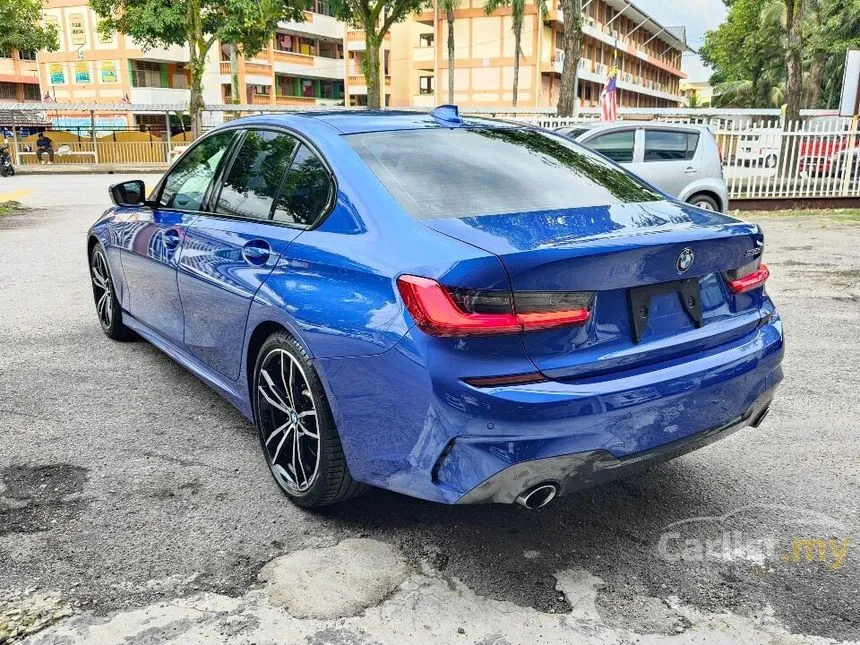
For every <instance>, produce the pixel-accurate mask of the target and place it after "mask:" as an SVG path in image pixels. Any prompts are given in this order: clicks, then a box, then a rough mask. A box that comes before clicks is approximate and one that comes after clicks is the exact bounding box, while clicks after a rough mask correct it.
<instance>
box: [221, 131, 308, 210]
mask: <svg viewBox="0 0 860 645" xmlns="http://www.w3.org/2000/svg"><path fill="white" fill-rule="evenodd" d="M297 145H298V142H297V141H296V139H295V138H293V137H291V136H290V135H288V134H285V133H283V132H272V131H270V130H250V131H249V132H248V133H247V135H246V136H245V140H244V141H243V142H242V145H241V147H240V148H239V152H238V153H236V158H235V159H234V160H233V165H232V166H230V172H229V173H228V174H227V177H226V179H225V180H224V185H223V186H222V188H221V194H220V195H219V197H218V205H217V207H216V210H217V211H218V212H219V213H222V214H224V215H230V216H233V217H250V218H255V219H269V214H270V213H271V211H272V203H273V202H274V200H275V195H277V193H278V188H279V187H280V185H281V182H282V181H283V179H284V174H286V172H287V168H289V165H290V159H292V157H293V151H294V150H295V148H296V146H297Z"/></svg>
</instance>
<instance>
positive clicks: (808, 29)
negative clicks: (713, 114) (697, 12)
mask: <svg viewBox="0 0 860 645" xmlns="http://www.w3.org/2000/svg"><path fill="white" fill-rule="evenodd" d="M724 1H725V3H726V5H727V6H728V7H729V14H728V17H727V19H726V21H725V22H724V23H723V24H722V25H720V27H719V28H717V29H715V30H713V31H709V32H707V33H706V34H705V42H704V45H703V46H702V47H701V49H700V52H699V53H700V54H701V55H702V58H703V59H704V60H705V61H706V62H707V63H708V64H710V65H711V66H712V67H713V69H714V74H713V75H712V76H711V84H712V85H714V91H715V97H716V100H715V102H714V104H715V105H722V106H728V105H732V106H735V107H779V106H780V105H782V104H783V103H785V104H786V105H787V110H788V111H789V116H788V118H789V119H794V118H796V114H797V112H799V109H800V107H808V108H822V107H830V108H832V107H836V105H837V102H838V97H839V94H840V92H841V87H842V72H843V67H844V61H845V52H846V51H847V50H848V49H854V48H857V47H860V0H793V1H787V0H724ZM789 70H791V73H790V74H789ZM789 76H790V79H789ZM789 80H790V82H789ZM789 86H791V88H789Z"/></svg>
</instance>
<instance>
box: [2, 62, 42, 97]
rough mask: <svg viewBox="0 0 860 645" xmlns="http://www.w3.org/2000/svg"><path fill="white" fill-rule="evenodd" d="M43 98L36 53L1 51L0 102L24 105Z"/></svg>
mask: <svg viewBox="0 0 860 645" xmlns="http://www.w3.org/2000/svg"><path fill="white" fill-rule="evenodd" d="M41 98H42V96H41V94H40V90H39V71H38V68H37V66H36V52H33V51H18V50H17V49H13V50H12V51H7V52H4V51H0V101H3V102H7V103H24V102H25V101H39V100H41Z"/></svg>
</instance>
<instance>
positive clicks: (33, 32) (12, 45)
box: [0, 0, 60, 52]
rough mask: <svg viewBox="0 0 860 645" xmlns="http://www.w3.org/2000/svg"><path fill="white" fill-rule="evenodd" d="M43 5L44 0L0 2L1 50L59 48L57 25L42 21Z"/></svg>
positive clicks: (9, 0) (4, 0)
mask: <svg viewBox="0 0 860 645" xmlns="http://www.w3.org/2000/svg"><path fill="white" fill-rule="evenodd" d="M43 6H44V5H43V4H42V2H41V0H2V1H0V52H9V51H11V50H12V49H17V50H19V51H20V50H23V51H30V50H37V49H46V50H48V51H56V50H57V49H58V48H59V46H60V42H59V40H58V39H57V30H56V28H55V27H54V25H40V24H39V23H41V22H42V8H43Z"/></svg>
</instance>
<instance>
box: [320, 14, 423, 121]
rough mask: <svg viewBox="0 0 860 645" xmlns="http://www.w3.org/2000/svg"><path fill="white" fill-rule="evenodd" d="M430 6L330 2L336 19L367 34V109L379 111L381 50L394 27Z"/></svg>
mask: <svg viewBox="0 0 860 645" xmlns="http://www.w3.org/2000/svg"><path fill="white" fill-rule="evenodd" d="M431 6H432V2H428V0H329V9H330V10H331V11H332V14H333V15H334V17H335V18H338V19H340V20H343V21H344V22H346V23H348V24H349V25H351V26H352V27H355V28H356V29H363V30H364V39H365V44H366V46H367V50H366V54H367V55H366V57H365V59H364V63H363V65H362V67H363V70H362V71H363V72H364V80H365V82H366V83H367V107H368V108H370V109H374V108H378V107H380V85H379V83H380V81H379V68H378V66H379V48H380V46H381V45H382V39H383V38H385V34H387V33H388V31H389V30H390V29H391V26H392V25H393V24H394V23H397V22H401V21H403V20H405V19H406V17H407V16H408V15H410V14H413V13H418V12H419V11H421V10H422V9H424V8H425V7H431Z"/></svg>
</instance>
